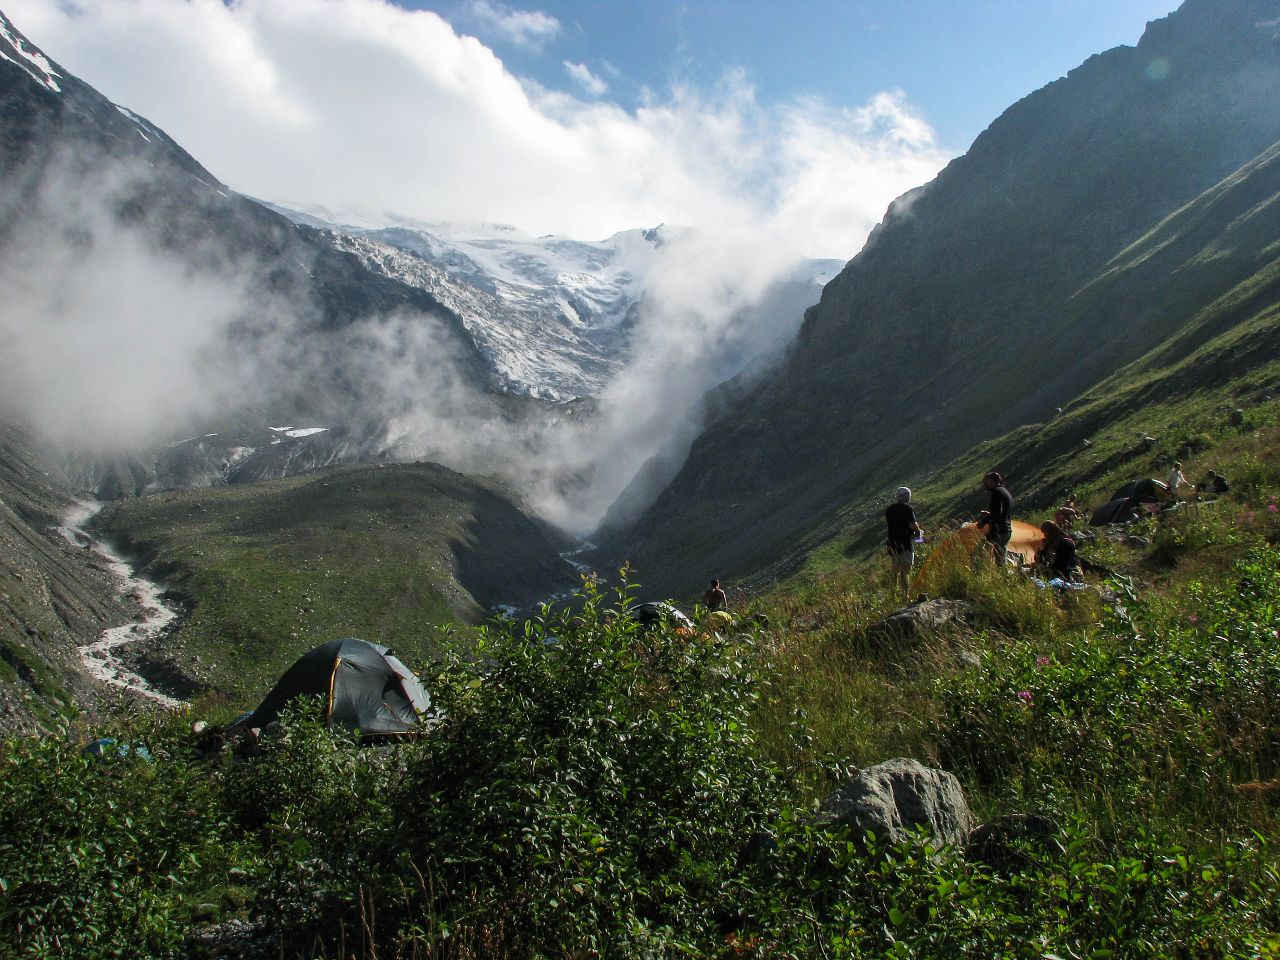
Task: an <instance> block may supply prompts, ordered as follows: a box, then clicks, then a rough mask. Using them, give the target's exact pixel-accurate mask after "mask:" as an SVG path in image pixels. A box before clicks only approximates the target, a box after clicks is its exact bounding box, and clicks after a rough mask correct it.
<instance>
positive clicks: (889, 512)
mask: <svg viewBox="0 0 1280 960" xmlns="http://www.w3.org/2000/svg"><path fill="white" fill-rule="evenodd" d="M884 520H885V525H886V526H887V527H888V536H887V538H886V546H887V547H888V548H889V562H890V563H891V564H892V567H893V584H892V586H891V587H890V591H891V592H892V593H893V594H896V593H897V592H898V587H899V586H901V587H902V598H903V599H904V600H905V599H907V597H908V596H909V595H910V593H911V568H912V566H914V565H915V562H916V554H915V544H916V541H917V539H918V538H923V537H924V530H922V529H921V527H920V524H919V523H918V522H916V511H915V508H914V507H912V506H911V490H910V488H908V487H899V488H898V492H897V493H896V494H895V495H894V500H893V503H891V504H889V506H888V508H887V509H886V510H885V512H884Z"/></svg>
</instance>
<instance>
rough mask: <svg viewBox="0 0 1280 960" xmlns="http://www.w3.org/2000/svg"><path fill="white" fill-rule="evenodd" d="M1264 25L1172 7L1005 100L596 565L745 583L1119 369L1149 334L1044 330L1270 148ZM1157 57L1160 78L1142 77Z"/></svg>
mask: <svg viewBox="0 0 1280 960" xmlns="http://www.w3.org/2000/svg"><path fill="white" fill-rule="evenodd" d="M1262 14H1274V15H1276V16H1280V4H1276V3H1274V2H1270V0H1268V2H1260V0H1259V2H1233V3H1230V4H1221V5H1214V4H1209V3H1205V2H1203V0H1188V2H1187V3H1185V4H1184V5H1183V7H1182V8H1180V9H1179V11H1177V12H1175V13H1174V14H1171V15H1170V17H1169V18H1166V21H1167V22H1166V21H1158V22H1156V24H1154V25H1151V26H1149V28H1148V31H1147V32H1146V33H1145V34H1144V37H1143V39H1142V40H1141V41H1140V42H1139V44H1138V47H1136V48H1128V47H1122V48H1117V49H1115V50H1112V51H1109V52H1107V53H1106V54H1102V55H1099V56H1095V57H1093V58H1090V60H1088V61H1086V62H1085V63H1084V64H1082V65H1081V66H1080V67H1078V68H1076V69H1075V70H1073V71H1071V73H1069V74H1068V75H1067V77H1065V78H1063V79H1061V80H1058V81H1055V82H1054V83H1052V84H1050V85H1048V86H1047V87H1045V88H1043V89H1042V90H1040V91H1037V92H1036V93H1034V94H1031V95H1030V96H1028V97H1026V98H1024V99H1022V100H1020V101H1019V102H1018V103H1016V104H1015V105H1014V106H1012V107H1011V108H1010V109H1009V110H1007V111H1006V112H1005V113H1004V114H1003V115H1002V116H1001V117H1000V118H998V119H997V120H996V121H995V122H993V123H992V125H991V126H990V127H989V128H988V129H987V130H986V131H985V132H984V133H983V134H982V135H980V136H979V137H978V138H977V140H976V141H975V142H974V145H973V147H972V148H971V150H970V151H969V152H968V153H967V154H966V155H965V156H963V157H960V158H957V159H956V160H954V161H952V162H951V163H950V164H949V165H948V166H947V167H946V168H945V169H944V170H943V171H942V172H941V173H940V174H939V175H938V176H937V178H936V179H935V180H934V181H932V182H931V183H930V184H928V185H926V186H924V187H923V188H919V189H917V190H915V191H911V192H910V193H909V194H907V195H906V196H904V197H903V198H900V199H899V200H898V201H895V203H894V204H892V205H891V206H890V208H889V212H888V213H887V214H886V216H885V219H884V222H883V223H882V224H881V226H880V227H879V228H878V229H877V230H876V231H875V232H873V234H872V236H871V237H870V238H869V240H868V242H867V244H866V246H865V247H864V248H863V250H862V251H861V252H860V253H859V254H858V256H856V257H855V258H854V259H853V260H851V261H850V262H849V264H848V265H847V266H846V267H845V269H844V271H842V273H841V274H840V275H839V276H838V277H837V278H836V279H835V280H833V281H832V282H831V283H829V284H828V285H827V286H826V287H825V288H824V290H823V294H822V298H821V300H820V302H819V303H818V305H816V306H815V307H813V308H812V309H810V310H809V311H808V312H807V313H806V316H805V320H804V322H803V324H802V326H801V329H800V332H799V333H798V335H797V337H796V339H795V341H794V342H793V343H792V344H791V346H790V348H789V349H788V352H787V355H786V358H785V359H784V360H783V362H782V364H781V365H780V366H779V367H778V368H777V370H776V372H774V373H772V374H771V375H769V376H768V377H766V378H764V379H763V380H758V381H756V382H755V383H754V384H753V385H752V386H751V388H750V389H748V390H744V391H741V392H740V394H739V395H737V396H736V398H735V401H734V402H733V403H732V404H729V405H728V406H727V409H728V410H729V413H728V414H727V415H725V416H722V417H720V418H719V419H715V420H712V421H711V422H710V423H709V425H708V427H707V430H706V431H705V432H704V434H703V435H702V436H701V437H700V438H699V439H698V440H697V441H695V443H694V445H693V448H692V450H691V452H690V455H689V458H688V460H687V461H686V463H685V465H684V467H683V469H682V471H681V473H680V474H679V475H678V476H677V477H676V479H675V480H674V481H673V483H672V484H671V486H669V487H668V488H667V490H666V491H665V492H664V493H663V494H662V495H661V496H660V497H659V498H658V500H657V501H656V502H655V503H654V505H653V507H652V508H650V510H649V511H648V512H647V513H646V514H645V515H644V516H643V517H642V518H641V519H640V520H639V521H638V522H637V523H636V524H635V526H634V527H633V528H632V529H631V530H630V531H627V532H624V533H622V534H620V535H616V536H613V537H611V538H610V539H608V540H606V541H605V543H604V544H603V548H604V552H605V554H606V555H607V556H608V557H609V558H610V559H611V560H614V561H616V560H620V559H624V558H625V559H630V560H633V561H635V563H636V564H637V567H638V568H639V571H640V576H641V578H642V579H650V580H652V581H654V583H655V586H657V587H658V589H659V590H660V591H662V592H672V593H676V594H678V595H679V594H683V593H684V592H689V591H691V590H693V589H694V588H695V585H696V584H698V583H699V582H701V581H702V580H704V579H706V577H707V576H708V575H711V576H715V575H721V576H726V577H739V576H744V575H747V574H749V573H751V572H752V571H755V570H760V569H763V568H764V567H766V566H768V564H769V562H770V560H771V557H777V556H782V555H785V554H786V553H787V552H788V550H789V547H790V546H791V545H792V544H794V543H796V542H800V541H804V540H806V539H808V538H812V537H814V536H819V535H820V534H819V533H818V531H820V530H822V529H829V528H830V525H831V524H832V523H833V522H834V518H835V517H836V515H837V514H838V512H839V510H840V509H841V507H842V506H843V505H844V504H845V503H847V502H848V501H850V500H856V499H859V497H860V496H862V495H863V493H862V492H863V491H865V490H867V489H869V488H878V487H880V486H882V485H885V484H889V483H891V482H893V479H894V478H895V477H897V478H901V479H902V480H905V479H906V478H908V477H910V476H912V475H915V474H919V473H923V472H927V471H929V470H930V469H932V468H934V467H936V466H938V465H940V464H941V463H944V462H946V461H947V460H948V459H950V458H953V457H955V456H958V455H960V454H962V453H964V452H965V451H967V450H968V449H970V448H971V447H972V446H973V445H974V444H976V443H978V442H980V441H981V440H983V439H987V438H990V437H994V436H998V435H1000V434H1002V433H1005V432H1007V431H1009V430H1012V429H1014V428H1016V427H1018V426H1019V425H1020V424H1023V423H1028V422H1035V421H1038V420H1043V419H1045V418H1046V417H1047V416H1048V415H1050V414H1052V412H1053V411H1054V410H1055V409H1056V408H1057V407H1059V406H1061V405H1063V404H1064V403H1068V402H1069V401H1071V400H1072V399H1073V398H1074V397H1075V396H1077V395H1079V394H1080V393H1082V392H1083V391H1084V390H1085V389H1087V388H1088V386H1089V385H1091V384H1092V383H1096V382H1097V381H1099V380H1101V379H1103V378H1104V377H1105V376H1108V375H1110V374H1111V373H1112V372H1114V370H1116V369H1118V368H1119V367H1120V366H1123V364H1124V363H1126V362H1129V361H1131V360H1133V359H1136V357H1137V356H1138V355H1139V354H1140V353H1141V352H1142V351H1141V349H1139V347H1140V345H1141V342H1142V339H1141V338H1142V337H1143V336H1150V335H1152V334H1151V332H1150V331H1154V330H1156V329H1158V327H1159V318H1155V317H1146V318H1142V321H1143V323H1145V325H1146V326H1145V328H1141V327H1140V328H1137V329H1135V330H1134V331H1133V332H1134V334H1135V337H1133V338H1126V337H1124V336H1119V335H1118V334H1119V331H1121V330H1123V329H1124V324H1125V323H1127V322H1128V321H1127V319H1125V320H1121V318H1120V317H1118V316H1117V315H1116V314H1114V313H1106V312H1102V313H1097V314H1086V315H1080V316H1077V317H1076V319H1077V320H1079V322H1078V323H1076V324H1075V325H1072V324H1069V323H1066V322H1062V320H1061V318H1062V315H1063V312H1064V310H1065V309H1066V308H1067V305H1068V304H1069V303H1070V301H1071V298H1072V297H1073V295H1074V294H1075V293H1076V292H1077V291H1078V290H1079V289H1080V288H1081V287H1083V286H1084V285H1086V284H1087V283H1088V282H1089V281H1090V280H1091V279H1093V278H1094V276H1095V275H1096V273H1097V272H1098V271H1100V270H1102V269H1103V268H1105V266H1106V264H1107V263H1108V262H1109V261H1110V260H1111V259H1112V258H1113V257H1115V256H1116V255H1118V254H1119V253H1120V251H1122V250H1123V249H1125V248H1127V247H1128V246H1129V245H1130V244H1131V243H1133V242H1135V241H1137V240H1138V239H1139V238H1140V237H1141V236H1142V235H1143V234H1144V233H1146V232H1147V231H1148V230H1149V229H1151V227H1152V226H1153V225H1154V224H1156V223H1158V222H1159V221H1160V220H1162V219H1163V218H1164V217H1166V216H1168V215H1169V214H1171V213H1172V212H1174V211H1175V210H1177V209H1178V208H1180V207H1182V206H1183V205H1185V204H1187V203H1189V202H1191V201H1192V200H1194V199H1195V198H1196V197H1197V196H1199V195H1200V194H1201V193H1202V192H1203V191H1204V190H1206V189H1208V188H1210V187H1211V186H1213V185H1214V184H1215V183H1217V182H1219V181H1221V180H1222V179H1223V178H1225V177H1227V176H1229V175H1231V174H1232V173H1233V172H1234V171H1236V170H1237V169H1239V168H1240V167H1241V166H1243V165H1244V164H1246V163H1248V162H1249V161H1251V160H1253V159H1254V158H1255V157H1256V156H1258V155H1259V154H1260V153H1261V152H1262V151H1264V150H1265V149H1267V148H1268V147H1270V146H1271V145H1272V144H1273V143H1274V142H1275V141H1276V140H1277V139H1280V97H1278V96H1276V94H1277V93H1280V45H1278V44H1277V42H1276V36H1275V34H1276V31H1275V28H1274V26H1271V27H1267V26H1265V25H1264V26H1262V27H1259V26H1257V24H1258V23H1259V22H1261V21H1264V20H1266V19H1267V18H1266V17H1264V16H1262ZM1222 24H1225V26H1222V27H1221V29H1216V27H1217V26H1220V25H1222ZM1206 25H1208V26H1210V27H1215V29H1216V32H1214V31H1210V32H1209V33H1208V34H1204V35H1202V33H1201V32H1200V31H1201V30H1202V29H1203V28H1205V27H1206ZM1158 58H1164V59H1165V60H1167V61H1168V62H1169V63H1168V69H1167V71H1164V72H1162V71H1156V72H1155V73H1152V72H1150V71H1149V70H1148V68H1149V67H1150V66H1151V64H1152V63H1153V62H1155V60H1156V59H1158ZM1144 121H1146V122H1144ZM1143 331H1145V332H1143ZM1104 344H1105V345H1106V346H1105V347H1104V346H1103V345H1104ZM1006 358H1007V359H1006ZM1002 359H1006V362H1007V363H1009V364H1011V365H1013V366H1014V367H1015V368H1016V369H1018V370H1019V374H1020V375H1016V376H1015V375H1006V374H1004V373H1003V372H1001V371H1000V362H1001V360H1002ZM690 540H693V541H696V542H701V543H703V544H705V545H707V546H706V549H705V552H704V554H703V555H701V556H694V555H693V554H692V551H690V550H688V549H686V548H685V547H684V546H683V544H684V543H687V542H688V541H690Z"/></svg>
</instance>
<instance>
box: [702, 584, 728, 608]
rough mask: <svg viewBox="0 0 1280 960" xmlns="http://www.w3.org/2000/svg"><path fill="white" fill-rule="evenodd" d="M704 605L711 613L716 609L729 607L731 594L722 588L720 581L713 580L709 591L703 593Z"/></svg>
mask: <svg viewBox="0 0 1280 960" xmlns="http://www.w3.org/2000/svg"><path fill="white" fill-rule="evenodd" d="M702 605H703V606H705V607H706V608H707V612H708V613H710V612H712V611H715V610H728V609H729V595H728V594H727V593H725V592H724V591H723V590H721V589H720V581H719V580H712V581H711V586H710V587H708V588H707V592H706V593H704V594H703V595H702Z"/></svg>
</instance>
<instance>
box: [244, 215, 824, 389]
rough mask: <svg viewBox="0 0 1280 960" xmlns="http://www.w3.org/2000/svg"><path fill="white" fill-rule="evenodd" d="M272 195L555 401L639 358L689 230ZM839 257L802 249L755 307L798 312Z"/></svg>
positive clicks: (502, 373)
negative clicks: (653, 293)
mask: <svg viewBox="0 0 1280 960" xmlns="http://www.w3.org/2000/svg"><path fill="white" fill-rule="evenodd" d="M266 205H267V206H269V207H271V209H273V210H276V211H278V212H280V213H281V214H283V215H285V216H287V217H289V218H290V219H291V220H293V221H294V222H296V223H299V224H303V225H308V226H313V227H317V228H323V229H328V230H331V231H332V232H333V243H334V246H335V247H337V248H338V249H341V250H346V251H350V252H351V253H353V254H354V255H356V256H357V257H359V258H360V259H361V261H362V262H363V263H364V264H365V265H366V266H367V267H368V268H369V269H370V270H373V271H375V272H379V273H383V274H385V275H386V276H389V277H393V278H395V279H398V280H401V281H403V282H405V283H409V284H414V285H420V286H422V287H424V288H425V289H428V290H430V292H431V293H432V294H433V295H434V296H436V297H437V298H438V299H440V300H441V301H442V302H443V303H445V304H447V305H448V306H449V307H450V308H451V309H452V310H454V311H455V312H456V313H457V314H458V316H459V317H461V318H462V322H463V324H464V326H465V327H466V330H467V332H468V334H469V335H470V336H471V338H472V340H473V342H474V343H475V345H476V348H477V349H478V350H479V351H480V352H481V353H482V354H483V355H484V356H485V357H487V358H488V360H489V362H490V363H491V364H492V365H493V367H494V369H495V370H496V371H497V375H498V378H499V380H500V381H501V382H502V384H503V386H504V388H506V389H509V390H511V391H513V392H516V393H525V394H528V395H531V396H536V397H542V398H545V399H548V400H554V401H566V400H572V399H576V398H580V397H598V396H600V395H601V393H603V392H604V390H605V389H606V388H607V386H608V385H609V383H610V381H611V380H612V379H613V378H614V377H615V376H616V375H617V373H618V372H619V371H620V370H621V369H622V368H623V367H624V366H625V364H626V363H627V362H628V361H629V360H630V359H631V358H632V355H633V351H634V343H633V339H634V338H633V336H632V335H633V333H634V331H635V328H636V326H637V325H638V324H639V323H640V322H642V312H643V311H644V310H645V309H646V299H645V298H646V295H647V293H648V289H649V286H650V284H652V283H653V281H654V275H655V274H657V273H659V272H660V271H662V270H663V269H664V268H668V267H669V264H666V263H664V262H663V256H664V254H665V253H667V252H669V251H668V244H669V243H671V241H672V240H673V239H674V240H676V241H677V242H678V241H679V240H681V239H683V238H686V237H688V236H689V235H690V234H691V232H692V231H690V230H688V229H673V228H670V227H667V226H658V227H653V228H649V229H642V230H626V231H622V232H621V233H617V234H614V235H613V236H611V237H609V238H607V239H605V240H601V241H594V242H591V241H582V240H574V239H572V238H569V237H562V236H554V235H552V236H543V237H533V236H530V235H529V234H526V233H524V232H523V231H521V230H519V229H518V228H516V227H512V226H507V225H504V224H476V225H463V224H452V223H419V222H416V221H413V220H410V219H407V218H404V217H388V218H384V220H383V221H369V220H367V219H365V218H362V217H358V216H354V215H351V214H342V213H337V212H334V211H331V210H328V209H325V208H323V207H316V206H307V205H299V209H291V208H289V207H285V206H281V205H277V204H270V203H268V204H266ZM841 266H843V262H842V261H836V260H815V259H805V260H801V261H800V262H799V263H798V264H796V265H795V266H794V267H792V268H791V269H790V270H789V271H787V272H786V273H785V274H784V275H783V276H782V277H780V278H779V279H778V281H777V282H776V283H775V284H774V286H773V288H772V289H771V290H770V292H769V293H768V294H767V295H766V297H765V298H764V300H765V303H764V304H763V305H762V306H761V307H760V308H759V309H766V310H768V311H769V312H770V315H771V316H774V317H777V318H780V319H785V318H787V317H791V316H794V317H799V316H800V315H801V314H802V313H803V312H804V310H805V309H807V308H808V307H810V306H812V305H813V303H815V302H816V300H817V295H818V290H819V287H820V285H821V284H822V283H823V282H825V281H826V280H827V279H830V278H831V277H832V276H834V275H835V274H836V273H837V272H838V271H839V269H840V267H841ZM739 365H740V364H739Z"/></svg>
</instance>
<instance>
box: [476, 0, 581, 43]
mask: <svg viewBox="0 0 1280 960" xmlns="http://www.w3.org/2000/svg"><path fill="white" fill-rule="evenodd" d="M462 17H463V19H464V20H471V21H474V22H475V23H477V24H478V25H479V26H481V27H482V28H483V29H484V30H486V31H487V32H489V33H492V34H495V35H497V36H499V37H501V38H503V39H504V40H507V41H509V42H511V43H514V44H516V45H517V46H520V47H530V48H534V49H537V48H539V47H541V46H542V45H543V44H544V43H546V42H547V41H549V40H551V39H552V38H553V37H555V35H556V34H558V33H559V32H560V21H559V20H557V19H556V18H555V17H553V16H551V15H550V14H548V13H543V12H542V11H541V10H514V9H512V8H511V7H508V6H507V5H506V4H502V3H492V2H491V0H471V2H470V3H468V4H467V5H466V7H464V8H463V13H462Z"/></svg>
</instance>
